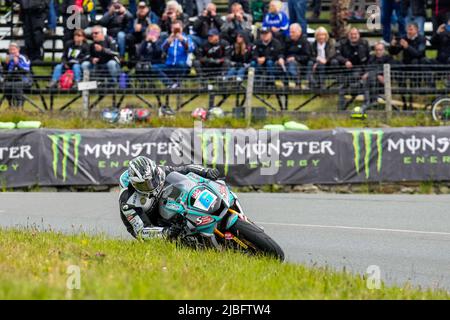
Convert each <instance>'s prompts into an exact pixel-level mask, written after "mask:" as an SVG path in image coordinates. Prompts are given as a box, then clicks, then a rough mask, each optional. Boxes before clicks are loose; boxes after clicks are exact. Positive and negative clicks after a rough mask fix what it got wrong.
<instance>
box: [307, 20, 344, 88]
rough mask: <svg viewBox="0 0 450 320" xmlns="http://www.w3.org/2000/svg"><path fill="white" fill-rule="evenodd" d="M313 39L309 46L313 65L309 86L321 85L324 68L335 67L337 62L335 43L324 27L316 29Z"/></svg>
mask: <svg viewBox="0 0 450 320" xmlns="http://www.w3.org/2000/svg"><path fill="white" fill-rule="evenodd" d="M314 39H315V40H314V42H313V44H312V46H311V49H312V61H313V65H312V68H311V71H310V79H309V80H310V84H311V86H313V87H322V85H323V84H324V77H325V70H326V68H327V67H329V66H333V67H336V66H337V65H338V64H339V63H338V61H337V60H336V58H335V56H336V44H335V41H334V39H332V38H330V35H329V33H328V31H327V29H325V28H324V27H318V28H317V29H316V32H315V34H314Z"/></svg>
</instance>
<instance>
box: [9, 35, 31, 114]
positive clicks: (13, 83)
mask: <svg viewBox="0 0 450 320" xmlns="http://www.w3.org/2000/svg"><path fill="white" fill-rule="evenodd" d="M5 65H6V70H5V71H6V72H5V79H4V81H5V87H4V95H5V98H6V99H7V100H8V103H9V106H10V107H18V108H22V107H23V102H24V98H23V90H24V89H25V88H30V87H31V82H32V79H31V72H30V71H31V64H30V60H28V58H27V57H26V56H24V55H22V54H20V48H19V46H18V45H17V43H15V42H12V43H10V45H9V48H8V55H7V56H6V60H5Z"/></svg>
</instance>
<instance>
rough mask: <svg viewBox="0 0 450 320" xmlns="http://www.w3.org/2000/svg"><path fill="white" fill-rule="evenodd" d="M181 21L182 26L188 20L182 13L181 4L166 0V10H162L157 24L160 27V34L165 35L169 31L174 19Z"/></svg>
mask: <svg viewBox="0 0 450 320" xmlns="http://www.w3.org/2000/svg"><path fill="white" fill-rule="evenodd" d="M177 20H179V21H181V22H182V24H183V26H186V25H187V24H188V22H189V16H188V15H186V14H184V13H183V8H182V7H181V5H180V4H179V3H178V2H176V1H174V0H171V1H167V5H166V10H165V11H164V13H163V15H162V17H161V20H160V21H159V26H160V27H161V36H162V37H163V38H165V37H167V36H168V34H169V32H171V28H172V24H173V22H175V21H177Z"/></svg>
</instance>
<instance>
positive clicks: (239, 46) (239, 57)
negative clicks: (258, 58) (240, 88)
mask: <svg viewBox="0 0 450 320" xmlns="http://www.w3.org/2000/svg"><path fill="white" fill-rule="evenodd" d="M230 51H231V52H230V68H229V69H228V72H227V74H226V76H225V81H227V80H230V79H231V78H233V77H236V81H237V82H242V81H244V78H245V75H246V71H247V69H248V67H249V66H250V63H251V62H252V45H251V43H250V39H249V38H248V35H247V33H246V32H244V31H238V32H237V36H236V40H235V42H234V44H233V45H232V47H231V50H230Z"/></svg>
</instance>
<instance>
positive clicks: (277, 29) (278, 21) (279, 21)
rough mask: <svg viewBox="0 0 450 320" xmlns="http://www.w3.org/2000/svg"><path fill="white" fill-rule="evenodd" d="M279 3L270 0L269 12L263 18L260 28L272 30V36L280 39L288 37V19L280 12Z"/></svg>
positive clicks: (277, 0)
mask: <svg viewBox="0 0 450 320" xmlns="http://www.w3.org/2000/svg"><path fill="white" fill-rule="evenodd" d="M281 7H282V4H281V1H279V0H272V1H270V3H269V11H268V13H267V14H266V15H265V16H264V19H263V23H262V26H263V27H266V28H269V29H270V30H272V32H273V35H274V36H275V37H276V38H278V39H280V40H281V39H282V38H283V37H284V36H288V35H289V18H288V17H287V16H286V14H285V13H284V12H282V11H281Z"/></svg>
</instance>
